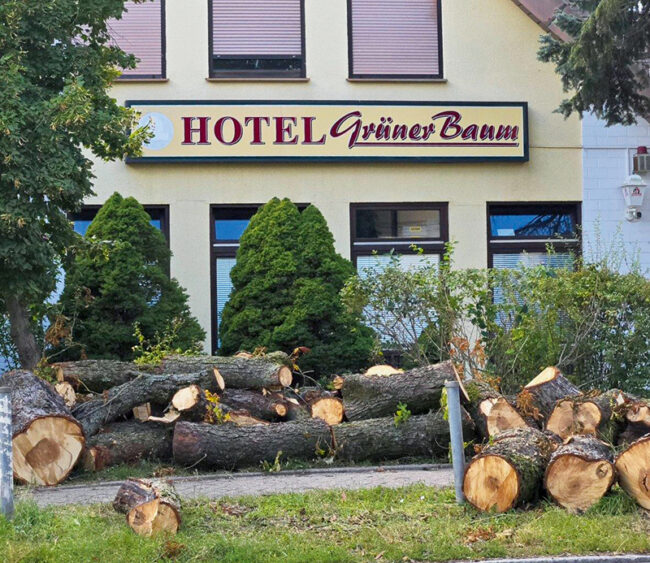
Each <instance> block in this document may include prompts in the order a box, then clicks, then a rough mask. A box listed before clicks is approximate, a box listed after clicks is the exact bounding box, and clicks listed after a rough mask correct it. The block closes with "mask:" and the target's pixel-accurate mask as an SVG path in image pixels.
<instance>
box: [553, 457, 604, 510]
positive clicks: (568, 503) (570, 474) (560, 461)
mask: <svg viewBox="0 0 650 563" xmlns="http://www.w3.org/2000/svg"><path fill="white" fill-rule="evenodd" d="M615 478H616V472H615V471H614V466H613V465H612V463H610V462H609V461H607V460H605V459H599V460H590V459H583V458H582V457H580V456H578V455H572V454H566V455H561V456H559V457H557V458H556V459H554V460H553V461H552V462H551V463H550V464H549V466H548V469H547V471H546V479H545V481H546V490H547V491H548V492H549V494H550V495H551V497H552V498H553V500H554V501H555V502H557V503H558V504H559V505H560V506H562V507H563V508H566V509H568V510H571V511H575V512H582V511H584V510H587V509H588V508H589V507H590V506H592V505H593V504H595V503H596V502H598V501H599V500H600V499H601V498H602V497H603V496H604V495H605V493H607V491H608V490H609V489H610V487H611V486H612V484H613V483H614V480H615Z"/></svg>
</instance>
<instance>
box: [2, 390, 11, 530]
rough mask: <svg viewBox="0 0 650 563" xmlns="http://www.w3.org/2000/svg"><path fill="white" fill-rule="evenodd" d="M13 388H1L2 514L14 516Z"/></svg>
mask: <svg viewBox="0 0 650 563" xmlns="http://www.w3.org/2000/svg"><path fill="white" fill-rule="evenodd" d="M11 434H12V432H11V388H10V387H0V514H3V515H4V516H5V518H11V517H12V516H13V514H14V471H13V461H12V459H13V458H12V448H11Z"/></svg>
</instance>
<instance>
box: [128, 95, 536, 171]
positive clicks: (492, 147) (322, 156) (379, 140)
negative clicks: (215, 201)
mask: <svg viewBox="0 0 650 563" xmlns="http://www.w3.org/2000/svg"><path fill="white" fill-rule="evenodd" d="M127 106H130V107H133V108H135V109H136V110H138V111H139V112H140V114H141V117H140V125H146V124H148V125H149V127H150V129H151V131H152V134H153V137H152V138H151V140H150V141H149V142H148V143H147V145H146V146H145V147H144V150H143V154H142V156H141V157H139V158H133V159H130V160H129V162H176V161H197V162H209V161H216V162H236V161H272V162H290V161H294V160H310V161H341V162H343V161H381V160H390V161H402V160H404V161H409V160H410V161H425V162H427V161H431V162H436V161H437V162H457V161H486V160H488V161H489V160H497V161H514V162H525V161H527V160H528V107H527V104H526V103H525V102H503V103H501V102H472V103H466V102H462V103H460V102H459V103H451V102H431V103H427V102H353V101H345V102H344V101H328V102H322V101H301V102H298V101H274V102H266V101H201V102H187V101H131V102H127Z"/></svg>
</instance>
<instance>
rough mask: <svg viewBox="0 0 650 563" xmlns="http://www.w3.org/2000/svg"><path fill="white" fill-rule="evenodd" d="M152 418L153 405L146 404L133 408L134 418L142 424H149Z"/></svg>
mask: <svg viewBox="0 0 650 563" xmlns="http://www.w3.org/2000/svg"><path fill="white" fill-rule="evenodd" d="M150 416H151V403H144V404H143V405H138V406H137V407H133V418H135V419H136V420H139V421H140V422H147V420H149V417H150Z"/></svg>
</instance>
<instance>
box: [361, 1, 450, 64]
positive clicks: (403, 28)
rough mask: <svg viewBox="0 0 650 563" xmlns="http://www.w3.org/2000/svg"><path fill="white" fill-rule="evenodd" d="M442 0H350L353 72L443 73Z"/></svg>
mask: <svg viewBox="0 0 650 563" xmlns="http://www.w3.org/2000/svg"><path fill="white" fill-rule="evenodd" d="M438 2H439V0H351V7H352V8H351V9H352V12H351V16H350V17H351V20H352V21H351V23H352V74H353V76H369V75H372V76H377V75H379V76H381V75H393V76H395V75H396V76H400V75H411V76H431V75H439V74H440V62H439V49H440V45H439V44H438V30H439V25H440V24H439V22H438Z"/></svg>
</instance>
